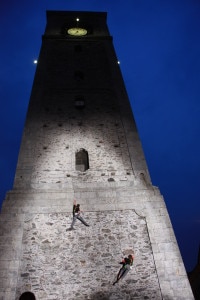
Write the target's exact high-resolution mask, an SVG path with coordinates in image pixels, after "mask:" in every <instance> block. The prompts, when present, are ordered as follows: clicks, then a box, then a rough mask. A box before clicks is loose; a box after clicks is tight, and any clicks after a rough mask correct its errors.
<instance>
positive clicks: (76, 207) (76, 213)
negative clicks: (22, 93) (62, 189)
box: [70, 200, 89, 230]
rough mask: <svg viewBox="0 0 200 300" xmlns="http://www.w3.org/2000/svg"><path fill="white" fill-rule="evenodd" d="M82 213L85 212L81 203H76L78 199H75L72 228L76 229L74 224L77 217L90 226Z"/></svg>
mask: <svg viewBox="0 0 200 300" xmlns="http://www.w3.org/2000/svg"><path fill="white" fill-rule="evenodd" d="M81 213H83V211H81V210H80V204H76V200H74V203H73V220H72V224H71V227H70V230H72V229H74V224H75V222H76V220H77V219H78V220H79V221H81V222H82V223H83V224H84V225H85V226H89V225H88V224H87V223H86V222H85V220H84V219H83V218H82V216H81Z"/></svg>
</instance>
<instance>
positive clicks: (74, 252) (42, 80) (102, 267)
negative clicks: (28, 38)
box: [0, 11, 193, 300]
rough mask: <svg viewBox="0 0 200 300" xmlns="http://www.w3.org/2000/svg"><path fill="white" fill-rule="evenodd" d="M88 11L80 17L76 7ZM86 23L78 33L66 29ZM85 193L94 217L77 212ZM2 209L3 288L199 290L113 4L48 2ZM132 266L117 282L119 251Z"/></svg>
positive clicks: (41, 291)
mask: <svg viewBox="0 0 200 300" xmlns="http://www.w3.org/2000/svg"><path fill="white" fill-rule="evenodd" d="M77 17H79V19H80V21H79V23H78V24H77V21H76V18H77ZM76 26H78V27H83V28H86V29H87V32H88V33H87V35H84V36H70V35H68V34H67V29H68V28H71V27H74V28H76ZM74 198H76V199H77V201H78V202H80V203H81V206H82V208H83V210H84V211H85V214H84V218H85V219H86V220H87V221H88V223H89V224H90V227H85V226H84V225H83V224H81V223H80V222H79V223H78V221H77V223H76V226H75V227H76V229H75V230H74V231H68V230H67V229H68V228H69V226H70V223H71V219H72V203H73V199H74ZM0 221H1V227H0V230H1V244H0V245H1V246H0V247H1V248H0V249H1V251H0V253H1V255H0V266H1V286H0V299H1V300H16V299H18V298H19V296H20V294H22V293H23V292H25V291H31V292H33V293H34V294H35V296H36V299H43V300H49V299H59V300H66V299H67V300H73V299H95V300H98V299H110V300H112V299H113V300H114V299H116V300H117V299H118V300H122V299H123V300H128V299H156V300H160V299H168V300H171V299H176V300H178V299H181V300H183V299H185V300H191V299H193V295H192V292H191V289H190V285H189V282H188V279H187V275H186V272H185V268H184V265H183V262H182V259H181V256H180V252H179V249H178V246H177V242H176V239H175V236H174V233H173V229H172V226H171V222H170V219H169V216H168V213H167V210H166V207H165V203H164V200H163V198H162V196H161V195H160V192H159V189H158V188H156V187H154V186H152V184H151V180H150V177H149V173H148V168H147V166H146V162H145V158H144V154H143V151H142V147H141V143H140V140H139V137H138V133H137V128H136V125H135V122H134V119H133V115H132V111H131V107H130V104H129V100H128V97H127V94H126V90H125V87H124V83H123V79H122V77H121V73H120V69H119V65H118V64H117V58H116V55H115V51H114V48H113V44H112V38H111V36H110V34H109V32H108V28H107V25H106V13H95V12H93V13H89V12H58V11H57V12H56V11H55V12H53V11H52V12H51V11H49V12H47V26H46V29H45V34H44V36H43V41H42V47H41V52H40V57H39V59H38V65H37V70H36V74H35V80H34V83H33V89H32V94H31V99H30V104H29V108H28V113H27V118H26V124H25V128H24V133H23V139H22V143H21V149H20V153H19V159H18V165H17V170H16V176H15V182H14V187H13V190H12V191H10V192H8V193H7V196H6V199H5V201H4V203H3V208H2V213H1V215H0ZM133 251H134V253H135V260H134V265H133V268H132V270H131V271H130V272H129V273H128V275H127V277H126V278H125V279H124V280H123V281H122V282H120V283H119V284H118V285H115V286H113V285H112V282H113V281H114V280H115V278H116V275H117V272H118V270H119V268H120V265H119V262H120V260H121V258H122V257H123V256H124V255H128V254H129V253H130V252H133Z"/></svg>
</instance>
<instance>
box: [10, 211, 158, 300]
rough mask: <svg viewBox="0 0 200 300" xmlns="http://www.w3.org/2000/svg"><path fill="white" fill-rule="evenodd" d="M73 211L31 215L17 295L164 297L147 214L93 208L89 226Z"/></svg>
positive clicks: (88, 216)
mask: <svg viewBox="0 0 200 300" xmlns="http://www.w3.org/2000/svg"><path fill="white" fill-rule="evenodd" d="M71 217H72V216H71V214H69V213H67V214H65V213H52V214H26V215H25V219H24V232H23V242H22V252H21V256H22V257H21V265H20V271H19V279H18V284H17V298H16V300H17V299H18V297H19V295H20V294H21V293H22V292H24V291H26V290H29V291H30V290H31V291H32V292H34V294H35V295H36V298H37V299H42V300H49V299H52V300H53V299H59V300H74V299H81V300H83V299H95V300H97V299H113V300H114V299H119V300H122V299H123V300H126V299H127V300H128V299H156V300H159V299H162V297H161V293H160V287H159V283H158V278H157V273H156V270H155V263H154V258H153V254H152V249H151V244H150V241H149V235H148V231H147V226H146V221H145V218H143V217H140V216H138V215H137V214H136V213H135V212H134V211H133V210H131V211H130V210H127V211H114V212H111V211H104V212H87V213H85V214H84V218H85V220H87V221H88V223H89V224H90V227H85V226H84V225H83V224H82V223H80V221H78V220H77V223H76V225H75V230H73V231H68V230H66V229H68V228H69V226H70V224H71V219H72V218H71ZM133 251H134V252H135V260H134V265H133V268H132V270H131V271H130V272H129V273H128V275H127V276H126V277H125V279H124V280H123V281H122V282H120V283H119V284H116V285H115V286H113V285H112V283H113V282H114V280H115V279H116V275H117V273H118V270H119V269H120V267H121V265H120V264H119V262H120V261H121V258H122V257H123V256H124V255H128V254H129V253H132V252H133Z"/></svg>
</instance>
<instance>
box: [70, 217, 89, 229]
mask: <svg viewBox="0 0 200 300" xmlns="http://www.w3.org/2000/svg"><path fill="white" fill-rule="evenodd" d="M77 219H78V220H79V221H81V222H82V223H83V224H84V225H85V226H89V225H88V224H87V223H86V222H85V220H84V219H83V218H82V217H81V216H80V215H74V216H73V220H72V224H71V228H73V226H74V224H75V222H76V220H77Z"/></svg>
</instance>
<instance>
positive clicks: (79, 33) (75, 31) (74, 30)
mask: <svg viewBox="0 0 200 300" xmlns="http://www.w3.org/2000/svg"><path fill="white" fill-rule="evenodd" d="M67 33H68V34H70V35H75V36H82V35H86V34H87V30H86V29H84V28H80V27H73V28H70V29H68V30H67Z"/></svg>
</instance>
